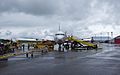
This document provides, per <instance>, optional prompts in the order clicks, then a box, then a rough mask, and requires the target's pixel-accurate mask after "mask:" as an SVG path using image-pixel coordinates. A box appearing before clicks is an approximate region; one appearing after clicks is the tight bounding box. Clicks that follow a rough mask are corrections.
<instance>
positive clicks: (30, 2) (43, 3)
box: [0, 0, 59, 15]
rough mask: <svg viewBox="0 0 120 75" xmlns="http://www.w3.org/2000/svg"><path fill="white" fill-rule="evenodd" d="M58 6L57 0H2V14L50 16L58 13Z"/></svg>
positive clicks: (0, 3)
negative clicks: (20, 13) (18, 13)
mask: <svg viewBox="0 0 120 75" xmlns="http://www.w3.org/2000/svg"><path fill="white" fill-rule="evenodd" d="M58 5H59V4H58V3H57V2H56V0H1V1H0V12H24V13H27V14H34V15H49V14H54V13H55V12H56V10H57V7H58Z"/></svg>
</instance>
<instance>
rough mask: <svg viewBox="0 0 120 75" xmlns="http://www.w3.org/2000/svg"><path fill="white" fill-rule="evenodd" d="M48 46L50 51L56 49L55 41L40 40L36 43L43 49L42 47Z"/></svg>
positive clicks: (37, 46)
mask: <svg viewBox="0 0 120 75" xmlns="http://www.w3.org/2000/svg"><path fill="white" fill-rule="evenodd" d="M45 47H47V48H48V51H53V49H54V41H42V42H38V43H37V44H36V48H39V49H42V48H45Z"/></svg>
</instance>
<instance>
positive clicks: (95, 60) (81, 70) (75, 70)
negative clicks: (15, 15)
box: [0, 44, 120, 75]
mask: <svg viewBox="0 0 120 75" xmlns="http://www.w3.org/2000/svg"><path fill="white" fill-rule="evenodd" d="M119 70H120V46H119V45H112V44H103V49H101V50H88V51H87V50H83V51H78V52H71V51H69V52H49V53H47V54H44V55H41V54H40V53H36V54H34V58H26V57H25V56H23V55H21V56H17V57H14V58H10V59H9V60H8V61H7V62H0V75H33V74H34V75H119V74H120V72H119Z"/></svg>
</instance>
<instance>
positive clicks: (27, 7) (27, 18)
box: [0, 0, 120, 37]
mask: <svg viewBox="0 0 120 75" xmlns="http://www.w3.org/2000/svg"><path fill="white" fill-rule="evenodd" d="M119 20H120V0H0V32H1V33H0V36H1V37H6V36H7V37H8V36H10V37H11V36H12V37H43V36H45V35H49V34H50V35H51V34H54V33H55V32H56V31H57V30H58V26H59V24H60V25H61V29H62V30H63V31H64V32H65V31H66V32H67V33H69V34H73V35H75V36H78V37H89V36H94V35H95V34H97V35H99V34H100V33H101V32H102V33H103V34H105V35H106V34H107V32H114V36H116V35H119V33H120V21H119Z"/></svg>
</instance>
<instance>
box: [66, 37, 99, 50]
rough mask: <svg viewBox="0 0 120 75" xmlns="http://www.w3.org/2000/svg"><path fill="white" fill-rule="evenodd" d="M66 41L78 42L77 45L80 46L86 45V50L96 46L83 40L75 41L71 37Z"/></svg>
mask: <svg viewBox="0 0 120 75" xmlns="http://www.w3.org/2000/svg"><path fill="white" fill-rule="evenodd" d="M67 40H69V41H75V42H78V43H80V44H83V45H86V47H88V48H94V49H96V48H97V45H96V44H93V43H90V42H86V41H84V40H79V39H76V38H75V37H73V36H71V37H68V38H67Z"/></svg>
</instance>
